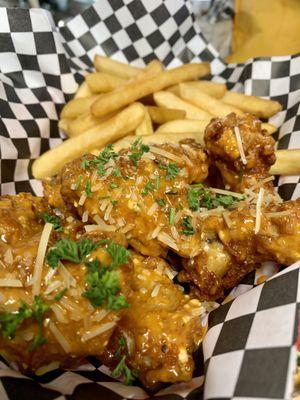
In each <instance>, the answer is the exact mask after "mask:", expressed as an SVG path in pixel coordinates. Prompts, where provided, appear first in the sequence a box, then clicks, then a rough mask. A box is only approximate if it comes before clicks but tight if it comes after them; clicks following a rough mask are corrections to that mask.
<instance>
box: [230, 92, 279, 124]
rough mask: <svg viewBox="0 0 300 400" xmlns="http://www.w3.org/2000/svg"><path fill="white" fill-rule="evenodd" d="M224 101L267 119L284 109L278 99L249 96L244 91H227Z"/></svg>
mask: <svg viewBox="0 0 300 400" xmlns="http://www.w3.org/2000/svg"><path fill="white" fill-rule="evenodd" d="M222 101H224V103H226V104H229V105H231V106H235V107H238V108H240V109H241V110H243V111H244V112H247V113H250V114H253V115H255V116H256V117H258V118H266V119H267V118H270V117H272V115H274V114H276V113H278V112H279V111H281V110H282V105H281V104H280V103H278V101H274V100H267V99H262V98H260V97H256V96H248V95H246V94H243V93H235V92H226V93H225V95H224V97H223V98H222Z"/></svg>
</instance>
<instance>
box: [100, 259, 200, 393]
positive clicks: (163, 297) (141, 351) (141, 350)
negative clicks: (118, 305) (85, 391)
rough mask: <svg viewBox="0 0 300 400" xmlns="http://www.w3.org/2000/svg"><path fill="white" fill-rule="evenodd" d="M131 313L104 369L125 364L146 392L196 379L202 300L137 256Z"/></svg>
mask: <svg viewBox="0 0 300 400" xmlns="http://www.w3.org/2000/svg"><path fill="white" fill-rule="evenodd" d="M132 262H133V269H132V270H131V271H130V274H129V276H128V285H129V287H130V291H129V295H128V298H127V299H128V302H129V304H130V307H128V308H127V309H126V310H125V312H124V314H123V315H122V318H121V319H120V321H119V323H118V327H117V329H116V331H115V332H114V334H113V336H112V339H111V341H110V343H109V345H108V347H107V351H106V354H105V357H104V363H105V364H107V365H111V366H112V367H116V365H117V363H120V360H122V359H126V363H127V365H128V366H129V367H130V369H131V370H132V371H134V372H136V373H137V375H138V376H139V379H140V381H141V382H142V383H143V384H144V386H146V387H149V388H153V387H155V385H156V384H157V383H159V382H183V381H189V380H190V379H192V374H193V370H194V362H193V358H192V354H193V352H194V351H195V350H196V349H197V347H198V345H199V343H200V341H201V340H202V337H203V335H204V328H203V327H202V326H201V321H200V315H201V314H204V313H205V309H204V307H203V306H201V303H200V301H199V300H197V299H195V298H194V299H192V298H191V297H190V296H188V295H186V294H184V293H183V292H182V290H181V289H182V288H181V287H180V286H178V285H175V284H174V283H173V282H172V278H173V275H174V272H173V271H172V270H171V269H170V267H169V266H168V264H167V263H166V262H165V261H164V260H162V259H160V258H156V257H147V258H145V257H142V256H141V255H138V254H133V257H132Z"/></svg>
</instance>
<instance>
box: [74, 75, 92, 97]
mask: <svg viewBox="0 0 300 400" xmlns="http://www.w3.org/2000/svg"><path fill="white" fill-rule="evenodd" d="M85 77H87V75H86V76H85ZM92 94H93V93H92V92H91V89H90V88H89V85H88V84H87V82H86V81H83V82H82V83H81V84H80V85H79V86H78V89H77V91H76V93H75V95H74V99H80V98H81V97H89V96H92Z"/></svg>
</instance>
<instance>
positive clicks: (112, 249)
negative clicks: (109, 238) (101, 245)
mask: <svg viewBox="0 0 300 400" xmlns="http://www.w3.org/2000/svg"><path fill="white" fill-rule="evenodd" d="M106 251H107V252H108V254H109V255H110V256H111V258H112V263H111V265H110V267H111V268H118V267H119V266H120V265H123V264H126V263H128V260H129V257H130V253H129V251H128V250H127V249H126V248H125V247H123V246H120V245H119V244H117V243H115V242H109V243H108V246H107V249H106Z"/></svg>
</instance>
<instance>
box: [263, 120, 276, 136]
mask: <svg viewBox="0 0 300 400" xmlns="http://www.w3.org/2000/svg"><path fill="white" fill-rule="evenodd" d="M261 127H262V129H264V130H265V131H266V135H273V133H275V132H276V131H277V127H276V126H275V125H272V124H269V123H268V122H263V123H262V124H261Z"/></svg>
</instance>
